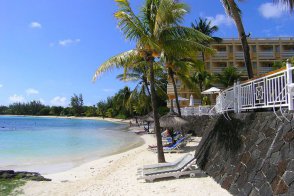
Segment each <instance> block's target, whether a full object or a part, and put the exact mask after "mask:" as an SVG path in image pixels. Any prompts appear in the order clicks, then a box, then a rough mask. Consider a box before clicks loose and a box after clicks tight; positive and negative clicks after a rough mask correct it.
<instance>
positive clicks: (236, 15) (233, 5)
mask: <svg viewBox="0 0 294 196" xmlns="http://www.w3.org/2000/svg"><path fill="white" fill-rule="evenodd" d="M228 3H229V6H230V8H231V10H232V14H233V18H234V20H235V23H236V26H237V29H238V33H239V37H240V39H241V43H242V47H243V52H244V58H245V65H246V68H247V73H248V77H249V79H250V78H253V70H252V63H251V59H250V52H249V51H250V48H249V45H248V42H247V37H246V34H245V30H244V26H243V23H242V19H241V16H240V14H239V11H238V9H237V6H236V3H235V1H234V0H228Z"/></svg>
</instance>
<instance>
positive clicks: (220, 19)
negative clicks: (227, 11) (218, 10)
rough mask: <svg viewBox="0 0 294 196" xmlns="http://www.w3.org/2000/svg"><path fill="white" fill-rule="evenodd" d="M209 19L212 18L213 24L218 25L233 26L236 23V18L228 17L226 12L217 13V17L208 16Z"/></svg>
mask: <svg viewBox="0 0 294 196" xmlns="http://www.w3.org/2000/svg"><path fill="white" fill-rule="evenodd" d="M206 18H207V19H208V20H211V25H216V26H221V25H225V26H231V25H233V24H234V20H233V19H232V18H231V17H228V16H227V15H224V14H217V15H216V16H215V17H213V16H208V17H206Z"/></svg>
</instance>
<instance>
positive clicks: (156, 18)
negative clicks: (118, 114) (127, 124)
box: [93, 0, 199, 162]
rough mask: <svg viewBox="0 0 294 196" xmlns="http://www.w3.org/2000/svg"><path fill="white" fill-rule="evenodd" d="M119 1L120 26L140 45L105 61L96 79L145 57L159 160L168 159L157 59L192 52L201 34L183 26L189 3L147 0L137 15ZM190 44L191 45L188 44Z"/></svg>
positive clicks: (127, 35) (124, 1)
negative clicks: (161, 121)
mask: <svg viewBox="0 0 294 196" xmlns="http://www.w3.org/2000/svg"><path fill="white" fill-rule="evenodd" d="M116 2H117V4H118V7H119V11H117V12H116V13H115V17H116V18H117V19H118V21H119V22H118V26H119V27H120V28H121V30H122V31H123V33H124V35H125V36H126V38H127V39H128V40H130V41H135V42H136V48H135V49H133V50H130V51H127V52H123V53H121V54H119V55H116V56H114V57H112V58H110V59H109V60H108V61H106V62H105V63H103V64H102V65H101V66H100V67H99V68H98V69H97V71H96V73H95V75H94V78H93V79H94V80H95V79H96V78H98V77H99V76H100V75H101V74H102V73H103V72H105V71H107V70H109V69H111V68H113V67H121V66H128V67H132V65H133V64H134V63H136V62H137V59H138V58H139V57H140V58H143V59H144V60H145V62H146V63H147V65H148V68H149V80H150V92H151V100H152V101H151V102H152V108H153V117H154V130H155V133H156V140H157V151H158V153H157V155H158V162H165V158H164V153H163V148H162V138H161V133H160V124H159V115H158V108H157V95H156V91H155V77H154V62H155V58H156V57H158V55H159V54H160V53H161V52H162V51H165V52H167V53H169V54H171V55H177V53H179V51H191V49H192V48H195V47H196V46H198V45H199V44H198V42H196V41H198V39H199V33H198V32H196V31H195V30H191V29H190V28H186V27H181V26H179V23H180V22H182V20H183V18H184V15H185V14H186V13H187V7H186V5H185V4H182V3H177V2H175V1H173V0H146V1H145V5H144V7H143V9H141V12H140V14H139V15H138V16H137V15H135V14H134V12H133V10H132V9H131V7H130V3H129V1H128V0H116ZM187 43H189V47H187V46H186V45H187Z"/></svg>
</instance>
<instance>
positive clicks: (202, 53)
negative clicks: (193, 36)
mask: <svg viewBox="0 0 294 196" xmlns="http://www.w3.org/2000/svg"><path fill="white" fill-rule="evenodd" d="M201 55H202V61H203V63H204V66H205V55H204V52H201Z"/></svg>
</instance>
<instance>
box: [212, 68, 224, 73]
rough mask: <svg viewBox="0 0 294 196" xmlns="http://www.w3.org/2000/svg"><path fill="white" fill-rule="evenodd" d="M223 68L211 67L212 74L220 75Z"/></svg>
mask: <svg viewBox="0 0 294 196" xmlns="http://www.w3.org/2000/svg"><path fill="white" fill-rule="evenodd" d="M224 68H225V67H213V68H212V69H211V70H212V73H222V72H223V70H224Z"/></svg>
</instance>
